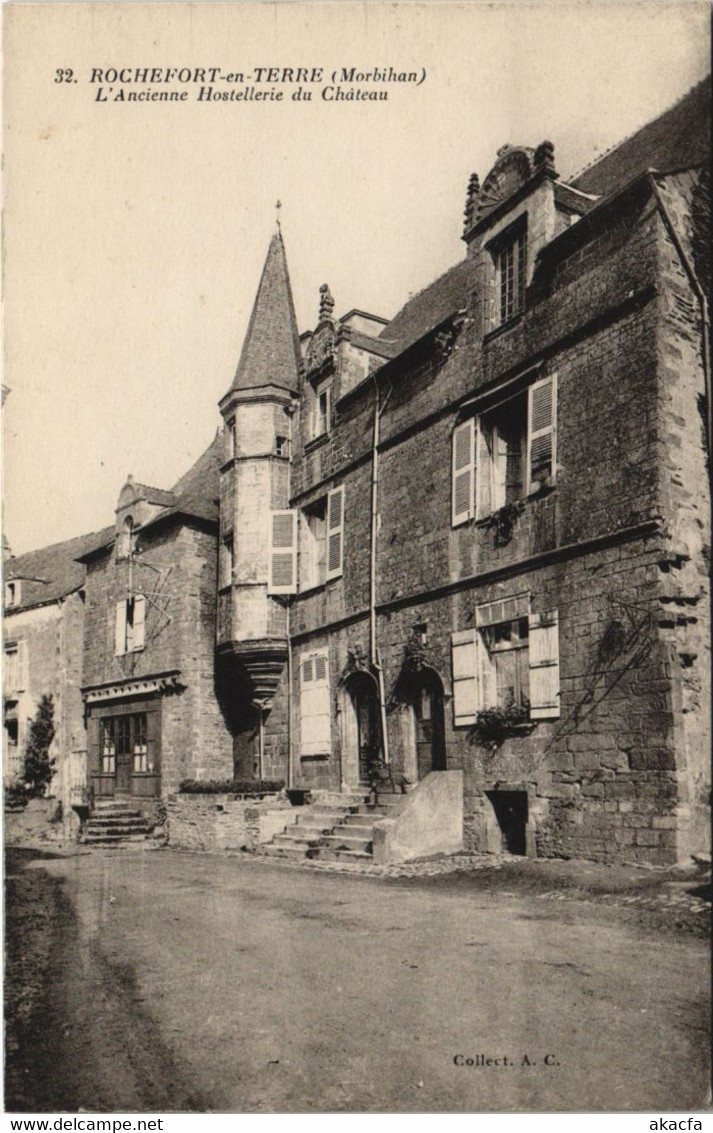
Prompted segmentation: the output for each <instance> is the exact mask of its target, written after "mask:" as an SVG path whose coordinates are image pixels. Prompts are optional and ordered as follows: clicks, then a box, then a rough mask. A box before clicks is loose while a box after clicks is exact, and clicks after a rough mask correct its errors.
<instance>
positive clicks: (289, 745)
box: [287, 602, 294, 790]
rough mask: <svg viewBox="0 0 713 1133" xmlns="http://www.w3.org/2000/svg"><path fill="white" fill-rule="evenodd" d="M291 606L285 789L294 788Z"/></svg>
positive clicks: (288, 612)
mask: <svg viewBox="0 0 713 1133" xmlns="http://www.w3.org/2000/svg"><path fill="white" fill-rule="evenodd" d="M291 609H292V606H291V604H290V603H289V602H288V603H287V789H288V790H292V787H293V786H294V782H293V778H294V770H293V767H292V641H291V639H290V612H291Z"/></svg>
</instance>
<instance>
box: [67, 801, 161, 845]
mask: <svg viewBox="0 0 713 1133" xmlns="http://www.w3.org/2000/svg"><path fill="white" fill-rule="evenodd" d="M79 841H80V842H82V843H83V844H84V845H87V846H123V845H127V844H128V845H131V844H132V843H137V842H138V843H153V842H154V839H153V837H152V828H151V825H150V823H149V821H148V819H146V818H145V817H144V816H143V815H142V814H141V811H140V810H139V809H138V808H137V807H136V805H135V804H134V802H133V801H131V800H129V799H126V800H124V799H120V798H112V799H97V800H96V801H95V803H94V809H93V811H92V814H91V817H90V818H89V819H88V820H87V823H86V825H85V827H84V829H83V831H82V833H81V835H80V838H79Z"/></svg>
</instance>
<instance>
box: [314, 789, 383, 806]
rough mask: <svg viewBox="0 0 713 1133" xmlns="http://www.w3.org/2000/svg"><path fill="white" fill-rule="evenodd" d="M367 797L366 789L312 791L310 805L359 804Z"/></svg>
mask: <svg viewBox="0 0 713 1133" xmlns="http://www.w3.org/2000/svg"><path fill="white" fill-rule="evenodd" d="M368 797H369V792H368V790H366V791H345V792H344V793H343V794H342V793H340V792H339V791H312V793H311V803H310V806H359V804H360V803H363V802H364V800H365V799H367V798H368Z"/></svg>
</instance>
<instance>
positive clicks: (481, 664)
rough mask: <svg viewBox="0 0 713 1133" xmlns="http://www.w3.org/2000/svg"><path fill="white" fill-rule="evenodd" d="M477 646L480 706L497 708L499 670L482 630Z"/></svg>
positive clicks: (478, 636) (477, 638) (477, 637)
mask: <svg viewBox="0 0 713 1133" xmlns="http://www.w3.org/2000/svg"><path fill="white" fill-rule="evenodd" d="M475 647H476V652H477V655H478V689H479V693H480V703H479V704H478V708H495V706H496V705H497V703H498V679H497V670H496V668H495V661H494V659H493V657H491V656H490V653H489V652H488V646H487V643H486V640H485V637H484V636H483V634H482V633H481V632H480V630H479V631H478V633H477V635H476V638H475Z"/></svg>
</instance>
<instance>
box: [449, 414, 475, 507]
mask: <svg viewBox="0 0 713 1133" xmlns="http://www.w3.org/2000/svg"><path fill="white" fill-rule="evenodd" d="M477 433H478V430H477V421H476V419H475V418H474V417H471V418H469V420H467V421H464V422H463V424H462V425H456V427H455V429H454V430H453V437H452V454H451V525H452V526H453V527H457V526H458V524H459V523H465V522H466V520H468V519H473V518H474V516H475V494H476V449H477Z"/></svg>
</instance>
